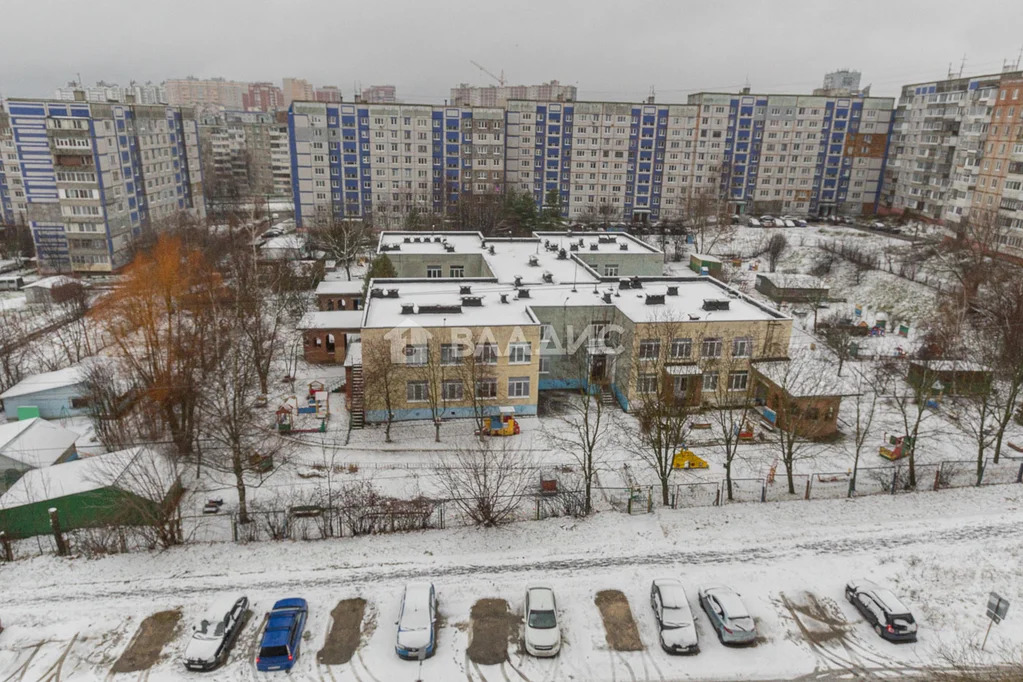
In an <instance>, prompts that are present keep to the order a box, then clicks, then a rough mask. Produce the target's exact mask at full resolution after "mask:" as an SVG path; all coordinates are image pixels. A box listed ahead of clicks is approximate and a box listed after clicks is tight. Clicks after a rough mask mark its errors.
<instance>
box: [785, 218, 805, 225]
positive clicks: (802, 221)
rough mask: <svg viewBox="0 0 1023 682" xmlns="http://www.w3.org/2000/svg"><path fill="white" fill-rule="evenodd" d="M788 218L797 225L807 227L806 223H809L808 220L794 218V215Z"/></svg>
mask: <svg viewBox="0 0 1023 682" xmlns="http://www.w3.org/2000/svg"><path fill="white" fill-rule="evenodd" d="M788 220H791V221H792V222H794V223H795V224H796V227H806V225H807V223H806V221H805V220H803V219H802V218H792V217H789V218H788Z"/></svg>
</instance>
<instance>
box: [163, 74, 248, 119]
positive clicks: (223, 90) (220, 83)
mask: <svg viewBox="0 0 1023 682" xmlns="http://www.w3.org/2000/svg"><path fill="white" fill-rule="evenodd" d="M163 86H164V88H165V89H166V91H167V103H168V104H170V105H171V106H175V107H187V106H197V105H208V106H213V107H223V108H224V109H231V110H234V111H241V110H243V109H244V108H245V102H244V101H243V95H244V94H245V93H247V92H248V89H249V85H248V83H239V82H236V81H229V80H224V79H223V78H207V79H199V78H194V77H191V76H190V77H188V78H173V79H171V80H168V81H166V82H165V83H164V84H163Z"/></svg>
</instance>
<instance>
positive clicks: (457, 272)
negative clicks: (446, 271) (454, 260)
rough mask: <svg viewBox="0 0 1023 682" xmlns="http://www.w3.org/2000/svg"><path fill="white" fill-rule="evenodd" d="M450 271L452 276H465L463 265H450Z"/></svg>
mask: <svg viewBox="0 0 1023 682" xmlns="http://www.w3.org/2000/svg"><path fill="white" fill-rule="evenodd" d="M450 273H451V276H452V277H455V278H462V277H465V266H464V265H452V266H451V267H450Z"/></svg>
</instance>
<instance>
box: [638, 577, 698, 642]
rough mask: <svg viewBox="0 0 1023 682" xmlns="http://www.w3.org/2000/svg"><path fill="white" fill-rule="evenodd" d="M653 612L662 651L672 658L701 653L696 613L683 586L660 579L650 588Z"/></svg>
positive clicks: (669, 580) (671, 580)
mask: <svg viewBox="0 0 1023 682" xmlns="http://www.w3.org/2000/svg"><path fill="white" fill-rule="evenodd" d="M650 608H652V609H653V610H654V618H656V619H657V626H658V628H659V630H660V640H661V648H662V649H664V650H665V651H667V652H668V653H669V654H697V653H700V642H699V639H698V637H697V635H696V623H695V621H694V620H693V611H692V609H690V608H689V599H687V598H686V591H685V589H684V588H683V587H682V583H681V582H680V581H678V580H676V579H674V578H659V579H657V580H655V581H654V582H653V583H652V584H651V585H650Z"/></svg>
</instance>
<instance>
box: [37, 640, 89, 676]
mask: <svg viewBox="0 0 1023 682" xmlns="http://www.w3.org/2000/svg"><path fill="white" fill-rule="evenodd" d="M78 635H79V633H77V632H76V633H75V636H74V637H72V638H71V641H70V642H68V644H67V646H66V647H64V653H62V654H61V655H60V656H59V657H58V658H57V660H56V661H54V662H53V665H51V666H50V667H49V668H47V669H46V670H44V671H43V676H42V677H40V678H39V682H60V673H61V671H62V670H63V668H64V661H65V660H67V655H68V654H69V653H71V648H72V647H73V646H74V645H75V642H77V641H78ZM47 673H49V674H47Z"/></svg>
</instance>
